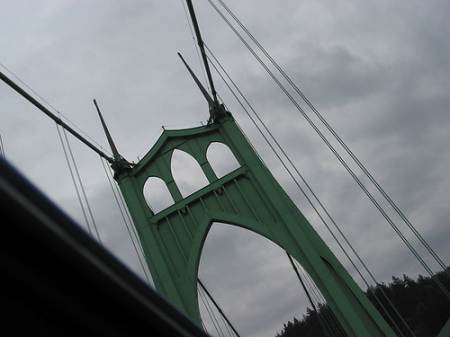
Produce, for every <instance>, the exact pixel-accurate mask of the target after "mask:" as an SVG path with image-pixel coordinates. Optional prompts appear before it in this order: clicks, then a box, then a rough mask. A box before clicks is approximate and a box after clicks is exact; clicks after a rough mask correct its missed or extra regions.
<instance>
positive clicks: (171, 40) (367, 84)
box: [0, 0, 450, 336]
mask: <svg viewBox="0 0 450 337" xmlns="http://www.w3.org/2000/svg"><path fill="white" fill-rule="evenodd" d="M227 3H228V5H229V7H230V8H231V9H232V10H233V11H234V12H235V14H236V15H237V16H238V17H239V18H240V19H241V21H242V22H243V23H244V24H245V25H246V26H247V28H248V29H249V30H250V31H251V32H252V33H253V35H254V36H255V37H256V38H257V39H258V40H259V42H260V43H261V44H262V45H263V46H264V47H265V48H266V50H267V51H268V52H269V53H270V54H271V55H272V57H273V58H274V59H275V60H276V61H277V62H278V63H279V65H280V66H281V67H282V68H283V69H284V70H285V71H286V73H287V74H288V75H289V76H290V77H291V78H292V80H293V81H294V82H295V83H296V84H297V86H298V87H299V88H300V89H301V90H302V91H303V92H304V93H305V95H306V96H307V97H308V98H309V100H310V101H311V102H312V103H313V104H314V105H315V107H316V108H317V109H318V111H319V112H320V113H321V114H322V115H323V116H324V117H325V118H326V120H327V121H328V122H329V123H330V124H331V125H332V126H333V127H334V129H335V130H336V132H337V133H338V134H339V135H340V136H341V138H342V139H343V140H344V141H345V142H346V143H347V144H348V146H349V147H350V148H351V149H352V150H353V152H354V153H355V154H356V155H357V156H358V158H359V159H360V161H361V162H362V163H363V164H364V165H365V166H366V167H367V168H368V170H369V171H370V172H371V173H372V175H373V176H374V177H375V178H376V179H377V180H378V182H379V183H380V184H381V186H383V187H384V188H385V189H386V191H387V193H388V194H389V195H390V196H391V198H392V199H393V200H394V201H395V202H396V203H397V205H398V206H399V208H400V209H401V210H402V211H403V213H404V214H405V215H406V216H407V217H408V218H409V220H410V221H411V222H412V223H413V225H414V226H415V227H416V228H417V229H418V230H419V232H420V233H421V234H422V235H423V237H424V238H425V239H426V240H427V241H428V243H429V244H430V245H431V246H432V247H433V249H434V250H435V251H436V253H437V254H438V255H439V256H440V257H441V258H442V260H443V261H444V262H445V263H447V264H448V262H449V260H450V252H449V249H448V242H449V241H450V226H449V220H448V219H449V218H450V208H449V207H448V195H449V194H450V177H449V172H450V147H449V146H448V143H449V140H450V139H449V138H450V136H449V134H450V114H449V111H448V110H449V106H450V95H449V90H450V42H449V38H448V36H449V35H450V22H449V20H448V13H449V12H450V4H449V3H448V2H447V1H427V2H424V1H395V2H394V1H373V2H370V3H369V2H367V1H341V2H338V1H287V0H285V1H272V0H270V1H264V2H263V1H229V2H227ZM194 6H195V9H196V11H197V18H198V20H199V24H200V28H201V30H202V34H203V39H204V41H205V42H206V44H207V45H208V46H209V48H210V49H211V50H212V51H213V52H214V54H215V55H216V57H217V58H218V59H219V60H220V61H221V62H222V64H223V66H224V67H225V68H226V69H227V71H228V72H229V74H230V76H231V77H232V78H233V80H234V81H235V82H236V83H237V84H238V86H239V87H240V89H241V90H242V91H243V92H244V94H245V95H246V97H247V99H248V100H249V102H250V103H251V104H252V105H253V107H254V108H255V110H256V111H257V113H258V114H259V116H260V117H261V118H262V119H263V120H264V122H265V123H266V124H267V125H268V126H269V128H270V130H271V131H272V132H273V134H274V135H275V137H277V139H278V140H279V142H280V144H282V146H283V148H284V150H285V151H286V152H287V153H288V154H289V156H290V158H291V159H292V161H293V162H294V163H295V164H296V165H297V167H298V169H299V171H300V172H301V173H302V174H303V176H304V177H305V179H306V180H307V181H308V183H309V184H310V185H311V187H312V188H313V189H314V191H315V192H316V194H317V195H318V196H319V198H320V199H321V201H322V202H323V204H324V205H325V206H326V207H327V209H328V210H329V212H330V213H331V214H332V216H333V217H334V219H335V221H336V222H337V223H338V224H339V225H340V228H341V229H342V230H343V232H344V233H345V234H346V235H347V236H348V238H349V240H350V242H351V243H352V244H353V246H354V247H355V249H356V250H357V251H358V253H359V254H360V255H361V257H362V258H363V260H364V261H365V262H366V264H367V265H368V267H369V269H370V270H371V271H372V273H373V274H374V275H375V277H376V278H377V280H378V281H380V282H388V281H389V280H390V278H391V276H392V275H396V276H401V275H402V274H403V273H405V274H407V275H410V276H411V277H414V278H415V277H417V275H418V274H422V275H426V272H425V271H424V270H423V268H422V267H421V266H420V264H419V263H418V262H417V261H415V259H414V258H413V256H412V255H411V253H410V252H409V251H408V250H407V248H406V247H405V245H404V244H403V243H402V242H401V240H400V239H399V238H398V237H397V236H396V235H395V233H394V231H393V230H392V229H391V228H390V226H389V225H388V224H387V223H386V222H385V221H384V220H383V218H382V217H381V216H380V214H379V213H378V212H377V211H376V209H375V208H374V206H373V205H371V204H370V203H369V201H368V198H367V197H366V196H364V195H363V193H362V191H361V190H358V189H357V188H356V184H355V183H354V182H353V181H352V179H351V178H350V177H349V175H348V174H347V173H346V172H345V170H344V169H343V167H342V166H341V165H340V164H339V163H338V161H337V160H336V159H335V158H334V156H333V155H332V154H331V152H330V151H329V150H328V149H327V148H326V147H325V145H324V144H323V142H321V140H320V139H319V137H318V136H317V135H316V134H315V133H314V131H313V130H312V129H311V128H310V127H309V125H308V124H307V122H306V121H305V120H304V119H303V117H302V116H301V115H300V114H299V112H298V111H297V110H296V109H295V108H294V107H293V106H292V104H291V103H290V102H289V100H288V99H287V98H286V97H285V96H284V95H283V93H282V92H281V91H280V89H279V88H278V87H277V86H276V85H275V84H274V83H273V82H272V81H271V80H270V78H269V76H267V75H266V74H265V72H264V70H263V69H262V67H261V66H260V65H259V64H258V63H257V62H256V61H255V60H254V59H252V57H251V55H250V53H249V52H248V51H247V50H246V49H245V47H244V46H243V45H242V44H241V42H240V41H239V40H238V39H237V38H236V37H235V36H234V35H233V33H232V32H231V31H230V30H229V28H228V27H227V26H226V25H225V24H224V22H223V21H222V20H221V19H220V17H219V16H218V15H217V14H216V13H215V12H214V10H213V9H212V7H211V6H210V5H209V3H208V2H207V1H206V0H202V1H200V0H198V1H195V2H194ZM0 31H1V39H0V62H1V64H2V65H3V66H2V70H1V71H2V72H5V73H7V72H6V70H5V68H4V67H6V68H8V69H9V70H10V71H11V72H13V73H14V74H15V75H16V76H18V77H19V78H20V79H21V80H22V81H23V82H24V83H26V84H27V85H28V86H30V87H31V88H32V89H33V90H34V91H35V92H36V93H37V94H39V95H40V96H41V97H42V98H43V99H45V100H46V101H47V102H48V104H50V105H51V106H52V107H53V108H54V109H56V110H58V111H59V112H60V113H62V114H63V115H64V117H65V118H67V119H69V120H70V121H71V122H73V123H74V125H76V126H77V127H78V128H79V129H80V130H82V131H83V132H84V133H85V134H86V135H87V136H89V137H90V138H91V139H92V141H94V142H96V143H97V144H99V146H102V147H103V148H104V149H105V151H107V149H108V147H107V143H106V140H105V137H104V134H103V132H102V130H101V125H100V123H99V121H98V117H97V115H96V112H95V108H94V105H93V103H92V99H94V98H95V99H97V102H98V103H99V105H100V108H101V109H102V112H103V114H104V117H105V119H106V122H107V124H108V126H109V128H110V131H111V133H112V135H113V138H114V140H115V142H116V145H117V147H118V149H119V152H120V153H121V154H122V155H123V156H124V157H125V158H126V159H128V160H129V161H135V162H137V161H138V158H139V157H140V158H142V156H143V155H145V153H146V152H147V151H148V150H149V149H150V147H151V146H152V145H153V144H154V142H155V141H156V140H157V138H158V136H159V134H160V132H161V127H162V126H165V127H166V128H185V127H192V126H197V125H200V123H201V122H205V121H206V120H207V118H208V111H207V104H206V102H205V101H204V99H203V98H202V96H201V94H200V92H199V90H198V89H197V88H196V87H195V85H194V83H193V81H192V79H191V78H190V76H189V75H188V73H187V71H186V70H185V68H184V66H183V65H182V63H181V62H180V60H179V59H178V56H177V55H176V53H177V52H178V51H179V52H181V53H182V54H183V55H184V57H185V59H186V60H187V62H188V63H189V64H190V65H191V67H192V68H193V69H194V71H195V72H196V73H197V74H198V75H199V77H200V78H201V79H203V78H204V77H203V75H202V70H201V69H202V68H201V64H200V61H199V58H198V56H197V52H196V48H195V43H194V41H193V37H192V35H191V32H190V29H189V25H188V21H187V19H186V14H185V11H184V8H183V3H182V1H139V0H135V1H119V0H116V1H114V0H110V1H80V0H77V1H68V0H67V1H66V0H62V1H50V0H48V1H31V0H28V1H22V0H16V1H7V0H0ZM215 79H216V80H215V81H216V86H217V90H218V92H219V94H220V95H221V97H223V98H224V101H225V103H226V104H227V106H228V107H229V108H230V110H231V111H232V113H233V115H234V116H235V117H236V119H237V121H238V123H239V124H240V125H241V126H242V128H243V130H244V131H245V132H246V134H247V135H248V137H249V138H250V140H251V141H252V142H253V144H254V145H255V147H256V149H257V150H258V151H259V153H260V154H261V155H262V157H263V159H264V160H265V162H266V164H267V165H268V166H269V168H270V169H271V170H272V172H273V173H274V174H275V176H276V177H277V179H279V181H280V183H281V184H282V186H283V187H284V188H285V189H286V190H287V191H288V193H289V194H290V195H291V196H292V198H293V199H294V200H295V201H296V203H297V204H298V205H299V207H300V209H301V210H302V211H303V212H304V214H305V215H306V216H307V218H308V219H310V221H311V222H312V224H313V226H314V227H315V228H316V230H317V231H318V232H319V233H320V234H321V235H322V236H323V238H324V239H325V241H326V242H327V243H328V244H329V245H330V247H331V248H332V249H333V251H334V252H335V253H336V254H337V255H338V257H339V258H340V259H341V260H342V262H343V264H344V265H345V266H346V267H347V268H349V270H350V272H351V274H352V275H353V276H354V277H355V280H356V281H357V282H358V283H359V284H360V285H362V286H363V283H362V282H361V280H360V279H359V278H358V277H357V275H356V273H355V272H354V270H352V269H351V268H350V264H349V262H348V261H346V260H345V258H344V257H343V254H342V253H341V252H340V251H339V249H338V248H337V245H336V244H335V243H334V242H332V239H331V238H330V235H329V234H328V233H327V231H326V229H324V226H323V225H322V224H321V223H320V221H318V218H317V216H316V215H315V214H314V213H313V212H312V210H311V207H310V206H308V204H307V202H306V201H305V198H304V197H302V195H301V193H300V192H299V191H298V190H296V188H295V186H294V184H293V183H292V181H291V180H290V179H289V177H288V175H287V174H286V172H285V171H283V169H282V167H281V165H280V164H279V163H278V162H277V161H276V160H275V157H274V156H273V155H272V154H271V153H270V151H269V148H268V146H267V145H265V143H264V141H263V140H262V138H261V136H259V135H258V132H257V130H256V129H255V127H254V126H253V125H252V124H251V122H250V120H249V119H248V118H247V116H246V114H245V112H244V111H243V110H242V108H241V107H240V106H239V104H237V103H236V102H235V101H234V99H233V98H232V96H231V95H230V94H229V93H228V92H227V89H226V87H225V86H224V85H223V83H221V82H220V79H219V78H218V77H217V76H215ZM296 99H298V101H299V102H300V98H298V97H296ZM40 100H41V99H40ZM0 101H1V107H0V134H1V137H2V140H3V146H4V149H5V154H6V158H7V159H8V160H10V161H11V162H12V163H13V164H14V165H15V166H16V167H17V168H18V169H19V170H20V171H21V172H22V173H23V174H24V175H26V176H27V177H28V178H29V179H30V180H31V181H32V182H33V183H34V184H36V185H37V186H38V187H39V188H40V189H42V190H43V191H44V192H45V193H46V194H47V195H48V196H49V197H50V198H51V199H53V200H54V201H55V202H56V203H57V204H58V205H60V207H62V208H63V209H64V210H65V211H66V212H68V213H69V214H70V215H71V216H72V217H73V218H75V219H76V220H77V221H79V222H80V225H81V226H83V227H85V225H84V220H83V216H82V213H81V210H80V207H79V205H78V201H77V197H76V194H75V190H74V187H73V184H72V180H71V178H70V173H69V171H68V168H67V164H66V162H65V159H64V154H63V150H62V147H61V144H60V142H59V138H58V133H57V130H56V127H55V125H54V123H53V122H52V121H51V120H50V119H49V118H48V117H46V116H45V115H44V114H43V113H41V112H40V111H39V110H37V109H36V108H34V107H33V106H32V105H31V104H30V103H28V102H27V101H25V99H23V98H22V97H20V96H19V95H18V94H17V93H15V92H14V91H13V90H12V89H10V88H9V87H8V86H7V85H5V84H3V83H0ZM41 101H42V100H41ZM46 104H47V103H46ZM48 104H47V106H49V105H48ZM302 106H305V104H303V103H302ZM52 107H50V108H52ZM53 108H52V109H53ZM306 111H307V113H308V114H310V115H311V116H312V113H311V112H310V111H308V110H306ZM70 142H71V145H72V149H73V151H74V155H75V157H76V159H77V165H78V168H79V170H80V174H81V176H82V179H83V183H84V186H85V189H86V192H87V194H88V197H89V201H90V203H91V207H92V210H93V213H94V217H95V219H96V222H97V226H98V228H99V231H100V236H101V239H102V242H103V243H104V245H105V246H106V247H107V248H108V249H109V250H110V251H111V252H112V253H113V254H115V255H116V256H118V257H119V258H120V259H121V260H122V261H124V263H126V264H127V265H128V266H129V267H130V268H131V269H132V270H134V271H136V272H137V273H138V274H140V275H142V274H143V272H142V270H141V268H140V266H139V263H138V260H137V257H136V254H135V252H134V249H133V246H132V244H131V242H130V239H129V237H128V234H127V231H126V229H125V228H124V225H123V223H122V222H121V221H120V220H118V219H120V215H119V214H118V211H117V206H116V204H115V201H114V198H113V196H112V193H111V191H110V187H109V184H108V180H107V179H106V177H105V173H104V170H103V168H102V164H101V162H100V160H99V159H98V156H97V155H95V154H93V153H91V152H92V151H90V150H89V149H87V148H86V147H85V146H84V145H80V144H79V142H78V141H77V140H75V139H73V138H71V141H70ZM340 151H341V150H340ZM345 158H347V157H345ZM352 167H355V166H354V165H352ZM356 173H357V175H358V177H360V178H361V179H362V181H363V182H364V183H367V184H368V179H367V178H364V176H363V174H362V173H361V172H360V171H356ZM192 179H193V180H195V177H193V178H192ZM367 186H368V189H369V190H370V191H371V192H375V189H374V188H373V186H370V184H368V185H367ZM374 195H376V197H377V198H378V197H379V196H378V194H376V193H374ZM380 200H381V199H380ZM382 205H383V206H385V205H386V203H385V202H382ZM387 212H388V213H389V214H390V215H391V214H393V213H392V211H391V210H389V209H388V210H387ZM393 218H394V219H395V221H396V223H397V225H398V226H399V227H400V228H401V229H402V230H404V232H405V235H406V237H407V238H408V239H411V240H412V242H413V244H414V246H415V247H416V249H417V250H418V251H419V252H423V249H422V248H421V247H420V245H418V244H417V240H416V239H414V238H413V236H412V235H411V234H410V232H408V231H407V230H406V229H405V226H404V224H402V223H401V221H398V219H397V218H396V217H393ZM204 252H205V253H204V255H203V256H202V261H201V266H200V277H202V278H203V279H204V281H205V283H206V285H207V286H208V288H209V289H210V291H211V292H212V293H213V294H214V296H215V297H216V299H217V300H218V301H219V303H220V304H221V306H222V307H223V309H224V310H225V312H226V313H227V314H228V315H229V317H230V318H231V320H232V321H233V322H234V324H235V326H236V327H237V329H238V330H239V331H240V332H241V334H242V335H243V336H274V335H275V334H276V333H277V332H280V331H281V329H282V327H283V323H286V322H287V321H288V320H292V317H294V316H295V317H298V318H301V316H302V315H303V314H304V313H305V310H306V306H307V305H308V304H307V301H306V297H305V295H304V294H303V291H302V289H301V287H300V284H299V282H298V281H296V278H295V274H294V273H293V271H292V270H291V269H290V267H289V264H288V261H287V259H286V257H285V255H284V254H283V252H282V251H281V249H279V248H278V247H277V246H275V245H273V244H271V243H270V242H268V241H267V240H265V239H262V238H260V237H257V236H255V235H254V234H252V233H249V232H245V231H244V230H239V229H235V228H232V227H229V226H225V225H217V226H213V229H212V231H211V233H210V235H209V237H208V239H207V241H206V244H205V250H204ZM424 259H425V260H426V261H427V262H429V263H430V266H431V268H432V269H433V270H435V271H439V267H438V266H437V264H436V263H435V262H433V261H432V260H431V259H430V258H429V256H428V255H426V254H424ZM363 288H364V290H365V286H363Z"/></svg>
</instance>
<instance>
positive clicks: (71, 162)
mask: <svg viewBox="0 0 450 337" xmlns="http://www.w3.org/2000/svg"><path fill="white" fill-rule="evenodd" d="M56 129H57V131H58V135H59V139H60V142H61V145H62V147H63V151H64V156H65V158H66V162H67V165H68V167H69V171H70V176H71V178H72V182H73V184H74V187H75V191H76V193H77V197H78V202H79V203H80V207H81V211H82V213H83V216H84V220H85V221H86V225H87V229H88V232H89V234H90V235H91V236H95V237H96V238H97V240H98V241H99V242H100V243H101V242H102V241H101V238H100V233H99V232H98V229H97V224H96V222H95V219H94V215H93V213H92V209H91V206H90V204H89V200H88V198H87V195H86V191H85V189H84V185H83V182H82V180H81V176H80V173H79V171H78V167H77V165H76V161H75V157H74V155H73V152H72V148H71V146H70V142H69V139H68V138H67V134H66V132H65V129H64V128H62V133H61V132H60V130H59V126H58V124H56ZM88 215H89V217H88ZM89 219H90V221H89ZM91 226H92V227H93V229H94V233H93V231H92V228H91Z"/></svg>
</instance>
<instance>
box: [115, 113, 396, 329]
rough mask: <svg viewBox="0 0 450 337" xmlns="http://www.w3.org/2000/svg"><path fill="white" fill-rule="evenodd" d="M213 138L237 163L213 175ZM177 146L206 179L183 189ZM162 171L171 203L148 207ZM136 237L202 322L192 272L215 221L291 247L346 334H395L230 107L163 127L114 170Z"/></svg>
mask: <svg viewBox="0 0 450 337" xmlns="http://www.w3.org/2000/svg"><path fill="white" fill-rule="evenodd" d="M213 142H220V143H223V144H226V145H227V146H228V147H229V148H230V150H231V152H232V153H233V154H234V156H235V158H236V160H237V161H238V163H239V168H238V169H236V170H234V171H232V172H230V173H228V174H226V175H225V176H223V177H220V178H219V177H218V176H217V175H216V173H215V172H214V170H213V169H212V167H211V165H210V163H209V162H208V160H207V149H208V147H209V146H210V144H211V143H213ZM175 149H178V150H182V151H185V152H186V153H188V154H189V155H191V156H192V157H193V158H194V159H195V160H196V161H197V162H198V164H199V165H200V168H201V170H202V171H203V173H204V174H205V176H206V178H207V179H208V182H209V184H208V185H207V186H205V187H204V188H202V189H201V190H198V191H196V192H194V193H193V194H190V195H189V196H187V197H185V198H184V197H183V195H182V194H181V193H180V190H179V188H178V186H177V184H176V183H175V181H174V178H173V174H172V172H171V169H170V168H171V159H172V154H173V151H174V150H175ZM150 175H155V176H158V177H161V179H163V180H164V182H165V183H166V185H167V187H168V189H169V192H170V194H171V195H172V197H173V199H174V201H175V203H174V204H173V205H172V206H169V207H168V208H166V209H164V210H162V211H161V212H159V213H158V214H154V213H153V212H152V211H151V210H150V209H149V208H148V207H147V206H146V202H145V199H144V197H143V195H142V187H143V184H144V183H145V181H146V179H147V178H148V177H149V176H150ZM116 179H117V181H118V183H119V186H120V188H121V191H122V193H123V195H124V198H125V200H126V202H127V205H128V207H129V210H130V213H131V215H132V217H133V220H134V223H135V226H136V228H137V232H138V234H139V237H140V239H141V242H142V245H143V249H144V251H145V257H146V260H147V263H148V265H149V269H150V271H151V274H152V277H153V280H154V283H155V287H156V288H157V289H158V291H160V292H161V293H162V294H164V295H165V296H166V297H167V298H168V299H169V300H171V301H172V302H173V303H174V304H175V305H176V306H177V307H178V308H180V310H182V311H184V312H185V313H186V314H187V315H189V316H190V317H191V318H192V319H193V320H194V321H196V322H198V323H199V324H200V322H201V320H200V313H199V308H198V298H197V276H198V268H199V261H200V255H201V251H202V247H203V244H204V241H205V239H206V236H207V233H208V231H209V229H210V226H211V225H212V223H213V222H222V223H227V224H230V225H234V226H240V227H243V228H246V229H249V230H251V231H253V232H255V233H258V234H260V235H262V236H264V237H266V238H267V239H269V240H271V241H272V242H274V243H276V244H277V245H278V246H280V247H281V248H282V249H284V250H286V251H287V252H289V254H290V255H292V256H293V257H294V258H295V259H296V260H297V261H298V262H299V263H300V264H301V265H302V266H303V268H304V269H305V270H306V271H307V272H308V274H309V275H310V276H311V278H312V279H313V280H314V282H315V284H316V285H317V287H318V288H319V289H320V291H321V293H322V294H323V296H324V297H325V299H326V300H327V303H328V305H329V306H330V308H331V309H332V310H333V312H334V314H335V316H336V317H337V318H338V320H339V321H340V323H341V325H342V326H343V328H344V329H345V330H346V332H347V334H348V335H349V336H386V335H388V336H394V333H393V332H392V330H391V329H390V328H389V326H388V325H387V323H386V322H385V321H384V320H383V319H382V318H381V316H380V314H379V313H378V312H377V311H376V309H375V308H374V307H373V305H372V304H371V303H370V302H369V300H368V299H367V297H366V296H365V295H364V293H363V292H362V291H361V289H360V288H359V287H358V286H357V285H356V283H355V282H354V281H353V279H352V278H351V277H350V275H349V274H348V273H347V271H346V270H345V269H344V267H343V266H342V265H341V264H340V263H339V261H338V260H337V259H336V257H335V256H334V255H333V253H332V252H331V250H330V249H329V248H328V247H327V245H326V244H325V243H324V242H323V241H322V239H321V238H320V237H319V235H318V234H317V233H316V231H315V230H314V229H313V227H312V226H311V225H310V224H309V223H308V221H307V220H306V219H305V217H304V216H303V215H302V213H301V212H300V211H299V210H298V208H297V207H296V206H295V204H294V203H293V202H292V200H291V199H290V198H289V197H288V195H287V194H286V192H285V191H284V190H283V189H282V188H281V186H280V185H279V184H278V182H277V181H276V180H275V178H274V177H273V176H272V174H271V173H270V172H269V170H268V169H267V167H266V166H265V165H264V164H263V163H262V161H261V160H260V158H259V156H258V155H257V154H256V153H255V151H254V149H253V147H252V146H251V145H250V144H249V143H248V141H247V139H246V137H245V136H244V135H243V134H242V132H241V130H240V129H239V127H238V126H237V125H236V124H235V122H234V119H233V118H232V116H230V115H224V116H223V117H222V118H221V120H220V121H216V122H215V123H214V124H211V125H207V126H203V127H198V128H194V129H187V130H165V131H164V133H163V134H162V135H161V137H160V138H159V140H158V141H157V143H156V144H155V146H154V147H153V148H152V149H151V150H150V151H149V152H148V153H147V154H146V155H145V156H144V158H143V159H142V160H141V161H140V162H139V163H138V164H136V165H135V166H134V167H133V168H131V169H127V170H123V171H121V172H118V173H117V174H116Z"/></svg>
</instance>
